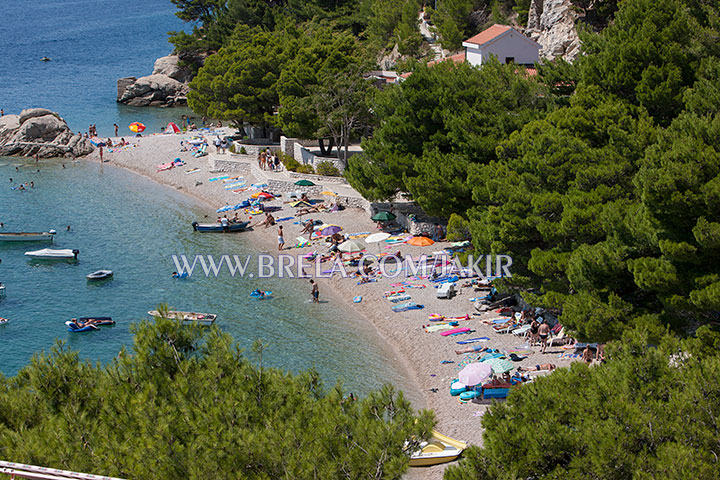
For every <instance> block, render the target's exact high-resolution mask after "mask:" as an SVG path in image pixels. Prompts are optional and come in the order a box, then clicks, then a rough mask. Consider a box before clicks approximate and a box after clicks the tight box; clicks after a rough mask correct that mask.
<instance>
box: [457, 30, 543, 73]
mask: <svg viewBox="0 0 720 480" xmlns="http://www.w3.org/2000/svg"><path fill="white" fill-rule="evenodd" d="M463 47H465V60H466V61H467V62H468V63H470V64H471V65H474V66H480V65H482V64H483V63H484V62H487V61H488V60H489V59H490V57H495V58H497V59H498V61H500V63H515V64H517V65H526V66H533V65H535V63H536V62H537V61H538V60H539V58H540V55H539V50H540V44H539V43H537V42H535V41H534V40H531V39H530V38H528V37H526V36H525V35H523V34H522V33H520V32H518V31H517V30H515V29H514V28H512V27H510V26H508V25H498V24H495V25H493V26H492V27H490V28H488V29H486V30H483V31H482V32H480V33H478V34H477V35H475V36H474V37H472V38H468V39H467V40H465V41H464V42H463Z"/></svg>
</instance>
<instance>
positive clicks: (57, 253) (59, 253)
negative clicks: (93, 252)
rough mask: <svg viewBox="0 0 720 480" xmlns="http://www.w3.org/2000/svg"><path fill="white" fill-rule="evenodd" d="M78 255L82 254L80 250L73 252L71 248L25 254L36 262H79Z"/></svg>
mask: <svg viewBox="0 0 720 480" xmlns="http://www.w3.org/2000/svg"><path fill="white" fill-rule="evenodd" d="M78 253H80V250H71V249H69V248H55V249H53V248H43V249H41V250H33V251H30V252H25V256H28V257H30V258H34V259H36V260H77V256H78Z"/></svg>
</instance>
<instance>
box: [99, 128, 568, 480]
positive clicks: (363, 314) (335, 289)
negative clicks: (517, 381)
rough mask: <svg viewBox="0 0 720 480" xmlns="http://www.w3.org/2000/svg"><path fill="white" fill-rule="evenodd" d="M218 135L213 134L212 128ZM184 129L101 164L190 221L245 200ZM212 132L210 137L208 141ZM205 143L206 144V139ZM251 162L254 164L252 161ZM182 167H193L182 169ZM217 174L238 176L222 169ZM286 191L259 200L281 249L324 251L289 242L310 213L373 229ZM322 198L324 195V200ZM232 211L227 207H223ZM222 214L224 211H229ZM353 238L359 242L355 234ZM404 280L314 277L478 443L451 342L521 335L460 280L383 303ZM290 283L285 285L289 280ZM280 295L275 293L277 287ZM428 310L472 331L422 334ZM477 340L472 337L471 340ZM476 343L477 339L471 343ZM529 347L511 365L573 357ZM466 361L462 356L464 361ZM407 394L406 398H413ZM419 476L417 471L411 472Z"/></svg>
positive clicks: (505, 346)
mask: <svg viewBox="0 0 720 480" xmlns="http://www.w3.org/2000/svg"><path fill="white" fill-rule="evenodd" d="M213 133H218V134H219V133H221V132H213ZM222 133H223V134H230V133H231V132H230V129H224V130H223V131H222ZM190 136H191V135H190V134H174V135H151V136H147V137H141V138H132V139H131V140H132V141H131V144H130V145H129V146H126V147H122V148H111V149H109V150H110V151H105V152H104V160H105V162H109V163H110V164H112V165H116V166H119V167H122V168H126V169H128V170H131V171H133V172H135V173H137V174H140V175H144V176H146V177H149V178H150V179H152V180H154V181H156V182H157V183H160V184H163V185H166V186H168V187H171V188H174V189H177V190H178V191H180V192H183V193H185V194H187V195H191V196H193V197H195V198H196V199H199V200H201V201H202V202H204V203H206V204H207V206H208V210H207V218H203V219H198V221H199V222H206V223H213V222H215V220H216V218H217V217H218V214H217V213H215V210H216V209H217V208H219V207H220V206H223V205H226V204H231V205H232V204H237V203H239V202H241V201H242V200H245V199H247V198H249V196H250V194H251V193H252V191H246V192H239V193H235V192H232V191H227V190H225V189H224V188H223V187H222V185H221V184H220V182H211V181H209V180H210V179H211V178H215V177H217V176H218V175H220V174H218V173H217V172H212V171H210V169H211V166H212V165H213V164H214V163H213V161H214V160H217V159H218V157H219V158H223V159H225V158H232V157H233V156H234V155H233V154H231V153H230V152H227V153H225V154H224V155H222V154H218V153H215V152H214V150H215V148H214V147H212V146H211V147H210V148H209V149H208V151H210V153H209V155H207V156H203V157H199V158H196V157H194V156H193V153H192V152H181V151H180V150H181V147H180V142H181V141H186V140H188V139H189V138H190ZM212 138H214V136H213V137H210V140H212ZM211 145H212V142H211ZM175 158H180V159H181V160H183V161H184V162H185V165H183V166H179V167H176V168H172V169H170V170H165V171H158V169H157V167H158V165H160V164H162V163H166V162H170V161H172V160H173V159H175ZM87 161H91V162H92V161H95V162H98V161H100V159H99V154H98V151H96V152H94V153H93V154H92V155H91V156H89V157H88V158H87ZM253 168H257V164H256V165H255V166H254V167H253ZM188 171H193V173H190V174H188V173H187V172H188ZM224 175H231V176H232V175H238V174H233V173H226V174H224ZM267 175H270V176H272V175H277V176H281V175H282V172H281V173H277V174H276V173H271V172H268V173H267ZM242 176H243V177H244V178H245V180H246V181H247V184H248V185H250V184H252V183H255V181H256V179H255V178H253V177H252V175H248V174H243V175H242ZM322 186H323V187H326V189H328V190H337V189H339V188H342V189H343V190H344V191H347V189H349V186H347V185H342V186H341V187H340V186H338V185H337V184H332V183H328V184H327V185H322ZM309 196H310V198H311V199H313V198H316V199H318V200H323V198H322V196H318V195H309ZM288 200H289V199H288V198H287V196H286V195H283V196H281V197H280V198H277V199H275V200H273V201H271V202H268V203H267V205H270V206H276V207H280V208H281V209H280V210H278V211H275V212H273V215H274V216H275V218H287V217H292V219H291V220H288V221H285V222H283V223H282V225H283V227H284V230H285V238H286V246H285V250H283V251H282V253H284V254H292V255H300V256H302V255H306V254H308V253H309V252H313V251H315V252H318V253H324V252H326V251H327V250H328V247H327V244H326V243H325V242H321V241H313V242H311V244H310V245H308V246H305V247H303V248H294V247H293V245H294V242H295V238H296V237H298V236H300V231H301V229H302V226H301V225H297V224H295V222H297V221H299V220H301V219H303V220H304V219H307V218H308V217H311V218H312V219H313V220H322V221H323V222H325V223H328V224H334V225H339V226H341V227H342V228H343V230H342V233H345V234H349V233H354V232H362V233H374V232H377V231H379V230H378V229H377V226H376V223H375V222H373V221H372V220H371V219H370V215H369V213H368V212H366V211H365V210H363V209H359V208H347V209H344V210H341V211H339V212H327V213H313V214H309V215H307V216H304V217H302V218H297V217H295V209H294V208H292V207H290V205H289V204H288V203H285V202H287V201H288ZM325 200H327V199H325ZM230 213H232V212H230ZM229 216H230V215H229ZM240 218H241V220H243V221H245V220H250V221H251V224H255V223H257V220H258V218H257V217H256V218H255V219H249V218H248V216H247V215H245V214H243V212H242V211H240ZM237 235H244V236H247V237H248V238H249V239H251V242H252V244H253V245H254V247H255V248H256V249H257V250H259V251H261V252H266V253H273V254H274V253H278V250H277V227H270V228H264V227H262V226H260V227H255V228H253V229H252V230H250V231H247V232H243V233H238V234H237ZM360 241H362V240H361V239H360ZM449 246H450V244H449V243H446V242H437V243H435V244H434V245H431V246H427V247H417V246H412V245H408V244H405V243H399V244H394V245H384V242H380V245H378V244H368V248H367V253H371V254H378V253H395V252H397V251H400V252H402V255H404V256H407V255H411V256H412V257H413V258H419V257H420V256H421V255H422V254H426V255H430V254H432V252H438V251H442V250H443V249H444V248H447V247H449ZM406 280H408V279H407V278H401V277H397V278H377V281H373V282H369V283H364V284H361V285H358V279H357V278H341V276H339V275H334V276H333V277H332V278H320V279H318V282H319V288H320V292H321V296H322V298H323V299H325V300H327V301H329V302H332V303H334V304H336V305H337V309H338V312H348V313H349V314H350V315H353V316H355V317H357V319H358V321H359V322H363V323H364V324H366V326H367V328H374V329H376V330H377V332H378V333H379V334H380V336H381V337H382V338H383V339H384V340H385V341H387V343H388V345H389V347H390V348H391V349H392V351H393V353H394V354H395V356H396V358H397V361H398V362H399V363H400V364H401V365H402V367H403V368H405V369H407V370H408V371H409V372H410V374H411V378H413V379H414V381H415V384H416V386H417V390H418V391H419V392H420V393H421V397H420V398H417V395H414V396H413V395H410V398H411V399H412V401H413V404H414V406H415V407H416V408H427V409H430V410H432V411H433V412H435V415H436V418H437V422H438V423H437V427H436V429H437V430H438V431H440V432H441V433H443V434H445V435H448V436H450V437H453V438H456V439H458V440H463V441H466V442H468V443H470V444H474V445H481V444H482V428H481V418H482V414H483V412H485V410H486V409H487V408H488V406H489V403H481V404H478V403H473V402H469V403H460V402H459V401H458V399H457V397H454V396H451V395H450V391H449V386H450V384H451V382H452V380H453V379H455V378H456V375H457V370H458V369H459V364H460V362H462V361H463V360H464V359H465V358H466V355H458V354H456V353H455V351H456V350H457V349H459V348H461V347H462V346H461V345H458V344H457V343H456V342H457V341H462V340H463V337H473V338H478V337H488V340H486V341H484V342H481V344H482V345H483V346H487V347H488V348H491V349H499V350H504V351H511V350H523V349H527V348H528V345H527V344H526V341H525V339H524V338H523V336H516V335H513V334H512V333H505V334H499V333H496V331H495V329H494V328H493V327H492V324H491V323H490V322H491V321H492V320H493V319H497V318H499V315H498V314H497V313H496V312H494V311H492V310H491V311H488V312H484V313H478V312H476V310H475V309H474V308H473V302H471V301H470V299H472V298H475V297H478V296H482V295H485V293H482V292H480V293H478V292H477V291H475V290H474V289H473V288H472V286H470V281H469V279H467V281H465V280H464V279H460V281H459V282H458V284H457V285H458V287H459V288H458V289H457V295H456V296H455V297H454V298H452V299H450V300H448V299H438V298H437V296H436V290H435V288H434V285H433V284H432V283H430V282H428V281H427V279H423V278H415V279H414V280H413V281H412V282H410V284H411V285H413V286H414V287H413V288H407V289H406V294H407V295H409V296H410V297H411V301H412V302H415V303H418V304H422V305H424V308H423V309H421V310H410V311H405V312H398V313H396V312H393V311H392V309H391V307H393V306H394V304H393V303H391V302H389V301H388V300H387V299H386V297H385V293H386V292H388V291H397V290H398V284H399V283H400V282H402V281H406ZM287 281H288V282H292V283H291V284H292V286H289V288H299V289H307V290H308V296H309V292H310V287H309V285H308V284H307V279H288V280H287ZM289 285H290V284H289ZM277 294H279V295H281V294H282V292H277ZM358 296H361V297H362V301H361V302H359V303H354V302H353V299H354V298H356V297H358ZM432 314H438V315H443V316H446V317H461V316H466V315H467V316H468V318H469V319H468V320H461V321H460V322H459V323H460V326H461V327H468V328H471V329H472V330H474V331H473V332H472V333H471V335H461V336H459V337H456V336H441V335H440V333H438V332H434V333H427V332H426V331H425V329H424V326H426V325H429V324H430V323H431V322H429V320H428V319H429V316H430V315H432ZM478 344H480V342H479V343H478ZM476 345H477V344H476ZM529 350H531V353H529V354H528V355H527V357H526V358H525V359H524V360H522V361H519V362H517V364H516V366H518V367H520V366H522V367H531V366H532V367H534V366H535V365H537V364H544V363H553V364H555V365H557V366H558V367H562V366H567V365H568V364H569V363H570V362H571V361H572V360H575V359H574V358H567V357H568V355H567V352H569V351H571V350H566V349H564V348H562V347H561V346H553V347H551V348H548V349H547V351H546V353H545V354H543V353H541V352H540V347H539V346H530V347H529ZM465 361H466V362H467V360H465ZM413 397H414V398H413ZM442 468H443V467H442V466H438V467H431V468H427V469H422V470H421V471H422V472H424V473H423V474H422V475H423V476H424V475H430V476H429V477H428V478H432V477H433V476H435V474H434V473H433V472H435V471H436V470H439V469H442ZM418 475H419V474H418Z"/></svg>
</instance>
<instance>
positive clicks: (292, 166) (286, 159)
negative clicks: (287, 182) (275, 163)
mask: <svg viewBox="0 0 720 480" xmlns="http://www.w3.org/2000/svg"><path fill="white" fill-rule="evenodd" d="M279 155H280V161H281V162H282V164H283V165H285V170H288V171H290V172H296V171H297V169H298V167H299V166H300V162H298V161H297V160H295V159H294V158H293V157H291V156H290V155H288V154H287V153H285V152H280V153H279Z"/></svg>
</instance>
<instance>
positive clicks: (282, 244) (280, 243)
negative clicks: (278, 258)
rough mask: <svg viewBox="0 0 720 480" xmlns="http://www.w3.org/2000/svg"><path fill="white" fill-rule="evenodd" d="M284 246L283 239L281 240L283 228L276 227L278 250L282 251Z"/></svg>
mask: <svg viewBox="0 0 720 480" xmlns="http://www.w3.org/2000/svg"><path fill="white" fill-rule="evenodd" d="M284 246H285V239H284V238H283V228H282V225H280V226H279V227H278V250H282V249H283V247H284Z"/></svg>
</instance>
